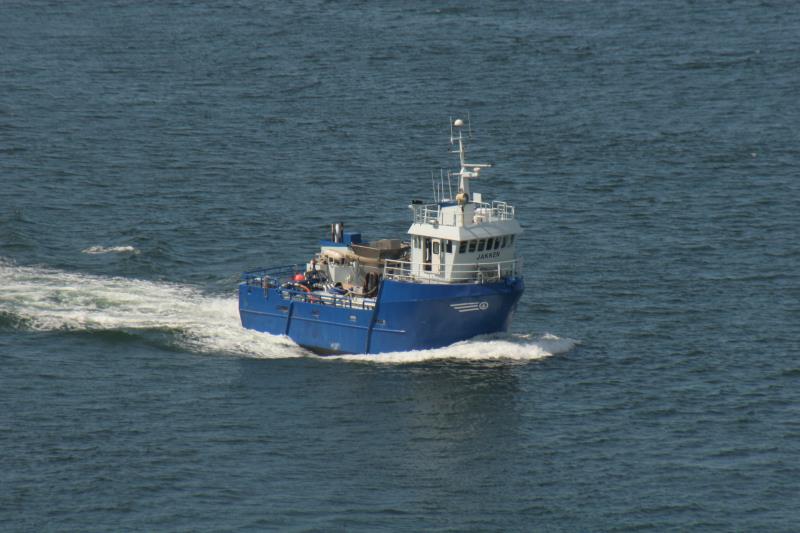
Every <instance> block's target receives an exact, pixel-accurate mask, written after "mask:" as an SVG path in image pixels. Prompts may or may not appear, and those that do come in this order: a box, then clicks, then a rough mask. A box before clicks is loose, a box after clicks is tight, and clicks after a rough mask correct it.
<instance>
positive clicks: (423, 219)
mask: <svg viewBox="0 0 800 533" xmlns="http://www.w3.org/2000/svg"><path fill="white" fill-rule="evenodd" d="M434 221H435V222H439V204H427V205H414V224H433V223H434Z"/></svg>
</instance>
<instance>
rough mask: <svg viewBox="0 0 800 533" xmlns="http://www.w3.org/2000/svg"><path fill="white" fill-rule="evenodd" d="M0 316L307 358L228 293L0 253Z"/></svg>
mask: <svg viewBox="0 0 800 533" xmlns="http://www.w3.org/2000/svg"><path fill="white" fill-rule="evenodd" d="M0 315H6V316H9V317H11V318H12V319H13V320H12V322H13V323H14V324H16V325H18V327H21V328H24V329H28V330H35V331H128V332H130V331H142V332H146V331H165V332H169V333H171V334H173V335H174V338H175V342H176V343H177V344H178V345H179V346H181V347H182V348H184V349H187V350H190V351H194V352H200V353H215V354H217V353H223V354H230V355H236V356H242V357H257V358H270V359H275V358H291V357H314V356H313V355H312V354H311V353H310V352H308V351H306V350H305V349H303V348H301V347H299V346H297V345H296V344H295V343H293V342H292V341H291V340H290V339H288V338H286V337H282V336H273V335H268V334H264V333H259V332H256V331H252V330H248V329H244V328H243V327H242V326H241V322H240V321H239V312H238V305H237V299H236V297H235V296H233V297H231V296H209V295H205V294H203V293H202V292H201V291H200V290H198V289H197V288H195V287H191V286H186V285H179V284H173V283H164V282H151V281H143V280H137V279H131V278H122V277H103V276H92V275H86V274H79V273H70V272H65V271H62V270H57V269H49V268H41V267H22V266H16V265H14V264H12V263H9V262H7V261H4V260H3V259H0ZM575 344H576V343H575V341H572V340H570V339H561V338H559V337H555V336H552V335H545V336H543V337H540V338H537V339H532V338H530V337H529V336H520V335H517V336H510V335H505V336H502V337H487V338H482V339H476V340H470V341H465V342H459V343H456V344H453V345H451V346H448V347H445V348H440V349H435V350H420V351H412V352H396V353H389V354H380V355H342V356H335V357H331V358H326V359H334V360H344V361H371V362H379V363H394V364H397V363H415V362H422V361H430V360H437V359H439V360H441V359H456V360H486V359H511V360H517V361H531V360H537V359H542V358H544V357H549V356H551V355H554V354H558V353H563V352H566V351H569V350H571V349H572V348H573V347H574V346H575Z"/></svg>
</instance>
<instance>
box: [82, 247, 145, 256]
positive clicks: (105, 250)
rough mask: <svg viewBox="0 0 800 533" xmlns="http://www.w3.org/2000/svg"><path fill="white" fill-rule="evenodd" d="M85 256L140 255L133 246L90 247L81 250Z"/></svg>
mask: <svg viewBox="0 0 800 533" xmlns="http://www.w3.org/2000/svg"><path fill="white" fill-rule="evenodd" d="M81 253H84V254H95V255H96V254H134V255H135V254H138V253H139V250H137V249H136V248H135V247H133V246H90V247H88V248H84V249H83V250H81Z"/></svg>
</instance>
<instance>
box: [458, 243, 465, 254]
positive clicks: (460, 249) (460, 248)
mask: <svg viewBox="0 0 800 533" xmlns="http://www.w3.org/2000/svg"><path fill="white" fill-rule="evenodd" d="M466 251H467V241H461V242H460V243H459V245H458V253H460V254H463V253H464V252H466Z"/></svg>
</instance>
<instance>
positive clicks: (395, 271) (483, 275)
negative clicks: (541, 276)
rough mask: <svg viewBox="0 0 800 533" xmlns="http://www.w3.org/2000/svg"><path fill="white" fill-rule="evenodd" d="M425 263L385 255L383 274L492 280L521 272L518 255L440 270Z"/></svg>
mask: <svg viewBox="0 0 800 533" xmlns="http://www.w3.org/2000/svg"><path fill="white" fill-rule="evenodd" d="M426 266H427V265H426V264H425V263H422V264H420V263H412V262H410V261H399V260H395V259H387V260H386V264H385V266H384V267H383V278H384V279H391V280H395V281H407V282H413V283H494V282H497V281H501V280H503V279H506V278H509V277H515V276H521V275H522V259H521V258H518V259H512V260H510V261H497V262H494V263H455V264H451V265H442V267H441V271H440V272H433V271H432V270H427V269H426Z"/></svg>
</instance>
